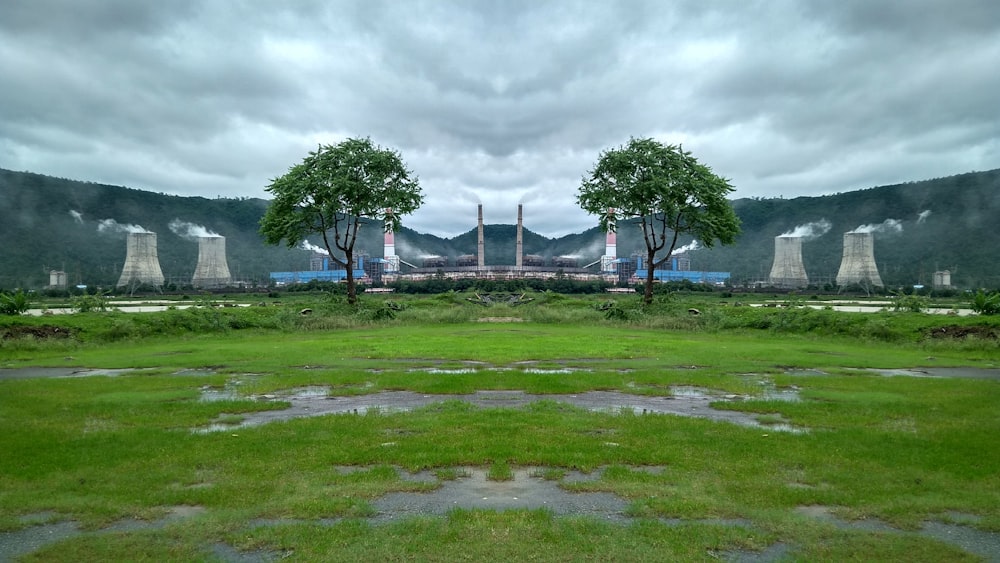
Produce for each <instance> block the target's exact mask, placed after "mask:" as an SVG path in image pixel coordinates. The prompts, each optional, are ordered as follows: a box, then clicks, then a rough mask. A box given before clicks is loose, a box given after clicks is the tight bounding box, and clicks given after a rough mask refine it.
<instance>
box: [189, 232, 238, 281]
mask: <svg viewBox="0 0 1000 563" xmlns="http://www.w3.org/2000/svg"><path fill="white" fill-rule="evenodd" d="M232 282H233V278H232V277H231V276H230V275H229V264H228V263H226V237H217V236H216V237H198V265H197V266H195V269H194V276H193V277H192V278H191V285H193V286H195V287H203V288H212V287H228V286H229V285H230V284H232Z"/></svg>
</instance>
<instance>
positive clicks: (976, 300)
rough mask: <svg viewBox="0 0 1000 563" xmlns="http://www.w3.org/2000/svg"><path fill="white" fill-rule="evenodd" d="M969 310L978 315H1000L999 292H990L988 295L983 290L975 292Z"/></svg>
mask: <svg viewBox="0 0 1000 563" xmlns="http://www.w3.org/2000/svg"><path fill="white" fill-rule="evenodd" d="M970 308H971V309H972V310H973V311H974V312H975V313H977V314H980V315H997V314H1000V291H991V292H990V293H986V292H984V291H983V290H979V291H977V292H976V294H975V295H974V296H973V297H972V302H971V303H970Z"/></svg>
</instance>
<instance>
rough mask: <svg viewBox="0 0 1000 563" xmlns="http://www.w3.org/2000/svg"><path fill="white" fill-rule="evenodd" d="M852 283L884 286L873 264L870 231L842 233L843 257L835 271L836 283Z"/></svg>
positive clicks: (872, 243) (873, 245)
mask: <svg viewBox="0 0 1000 563" xmlns="http://www.w3.org/2000/svg"><path fill="white" fill-rule="evenodd" d="M853 283H857V284H862V285H865V284H871V285H876V286H879V287H884V285H883V284H882V278H881V277H880V276H879V275H878V267H877V266H876V265H875V237H874V235H873V234H872V233H855V232H850V233H844V258H843V260H841V262H840V271H839V272H837V285H839V286H845V285H850V284H853Z"/></svg>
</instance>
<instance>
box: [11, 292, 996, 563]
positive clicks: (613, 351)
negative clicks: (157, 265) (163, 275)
mask: <svg viewBox="0 0 1000 563" xmlns="http://www.w3.org/2000/svg"><path fill="white" fill-rule="evenodd" d="M599 304H600V300H599V299H587V298H583V299H575V298H563V297H562V296H553V295H543V296H539V298H538V299H537V300H536V302H535V303H532V304H531V305H528V306H522V307H505V306H502V307H492V308H483V307H479V306H477V305H472V304H468V303H463V300H462V299H461V298H460V297H458V296H454V295H452V296H439V297H432V298H424V299H413V300H408V301H406V302H405V303H404V306H403V307H402V308H401V310H396V313H395V314H394V315H391V317H392V318H387V317H386V316H384V315H383V314H379V313H377V311H380V310H382V309H383V308H382V307H381V302H380V301H372V302H369V303H368V304H367V305H365V304H363V305H362V308H361V311H349V310H347V309H345V306H344V305H343V304H339V303H330V302H325V301H317V302H316V303H309V302H308V301H302V302H294V303H286V304H285V305H283V306H273V307H266V308H264V307H262V308H259V309H258V308H254V307H251V308H245V309H241V310H235V309H225V310H202V311H195V310H191V311H165V312H163V313H150V314H125V313H88V314H78V315H72V316H66V317H58V318H57V317H45V318H36V319H27V318H17V319H15V320H9V319H8V320H4V321H3V326H2V328H4V329H6V330H7V331H8V332H7V334H11V335H13V334H22V333H23V332H24V330H25V329H23V327H24V326H31V327H39V326H43V325H46V326H51V325H58V326H62V327H64V328H65V329H68V330H69V331H70V332H71V334H72V336H71V337H70V338H63V337H58V338H55V337H52V338H45V337H41V336H37V335H35V336H30V335H29V336H21V337H14V336H10V337H8V338H6V339H4V340H3V341H2V346H0V368H8V369H9V368H20V369H24V368H28V367H33V366H36V367H37V366H45V367H61V368H76V369H83V368H101V369H111V368H132V369H134V370H136V371H133V372H131V373H125V374H116V375H113V376H96V375H95V376H86V377H64V378H56V377H44V378H15V377H4V376H3V375H0V549H2V545H3V542H4V541H5V539H4V538H6V541H8V542H12V541H14V538H18V537H20V536H18V535H17V534H19V533H26V531H30V530H31V529H32V528H38V529H43V528H44V526H56V525H58V524H59V523H63V524H68V523H72V524H73V526H75V528H76V529H75V531H74V532H73V533H70V534H67V535H66V537H65V538H64V539H61V540H60V541H55V542H47V543H44V544H43V545H41V546H40V547H39V548H38V549H35V550H31V551H25V550H23V549H22V550H20V551H18V550H16V549H13V548H11V551H10V553H13V554H14V556H16V557H17V558H23V559H24V560H28V561H33V560H38V561H108V560H129V561H136V560H156V561H163V560H179V561H188V560H227V559H228V560H240V559H241V558H243V559H245V560H260V559H269V558H282V557H290V558H292V559H295V560H371V559H386V560H502V559H509V560H566V561H573V560H648V561H654V560H693V561H699V560H716V559H727V558H731V559H739V558H740V557H744V558H752V557H753V556H756V555H760V556H761V557H762V558H764V559H774V560H801V561H817V560H827V561H842V560H851V559H853V560H879V561H886V560H898V561H943V560H948V561H960V560H977V559H978V558H980V557H986V558H990V552H989V549H990V548H991V545H994V544H991V543H990V542H991V541H996V538H1000V448H998V447H997V445H998V444H1000V381H998V380H997V379H996V378H990V377H982V378H963V377H955V378H952V377H947V378H945V377H905V376H897V377H888V376H885V375H881V374H879V373H877V372H874V371H870V370H874V369H924V370H928V369H935V368H946V367H967V368H975V369H977V370H984V369H985V370H996V369H997V368H1000V348H998V345H997V342H996V340H995V338H993V339H990V338H977V337H975V336H971V337H964V338H960V339H947V340H943V339H936V338H931V337H929V336H927V335H928V334H930V333H931V332H932V331H933V329H934V327H935V326H956V325H960V326H965V327H968V326H974V327H980V329H977V330H978V331H979V332H978V333H977V334H983V333H984V330H986V329H988V330H992V329H993V328H995V327H996V325H997V323H996V322H995V321H991V320H987V319H985V318H980V319H975V318H974V319H957V318H946V317H943V316H937V317H936V318H931V316H930V315H921V314H918V313H878V314H870V315H862V314H851V313H835V312H832V311H811V312H806V311H796V310H793V309H789V310H784V311H779V310H763V309H756V308H754V309H751V308H749V307H742V308H738V307H733V306H731V305H729V304H726V303H724V302H719V300H714V301H713V300H703V301H683V300H673V301H670V302H664V303H661V304H659V305H658V306H656V307H655V308H654V309H652V310H650V309H645V310H642V309H640V308H638V307H637V306H636V305H635V304H634V302H633V301H628V300H625V301H621V302H619V303H618V304H617V305H616V307H619V308H620V309H621V310H623V311H624V320H622V318H621V317H620V316H614V318H611V319H610V320H609V317H610V316H609V315H607V314H606V311H607V308H603V309H602V308H600V307H597V306H596V305H599ZM304 305H310V306H311V307H312V308H313V309H314V312H313V314H312V315H309V316H300V315H299V314H298V311H299V310H300V309H301V308H302V307H303V306H304ZM691 307H698V308H699V309H700V312H701V313H702V314H701V315H698V316H691V315H689V314H688V313H687V309H689V308H691ZM394 310H395V309H394ZM480 317H492V318H501V319H504V320H508V321H509V320H510V318H517V319H520V321H519V322H478V319H479V318H480ZM12 326H20V327H22V328H19V329H17V330H13V329H11V327H12ZM982 327H985V329H983V328H982ZM988 330H986V332H988ZM18 331H20V332H18ZM6 373H8V374H9V373H13V372H6ZM16 373H24V372H16ZM969 373H972V374H975V373H994V372H971V371H970V372H969ZM310 386H319V387H321V388H323V389H326V390H327V391H326V392H328V393H329V394H330V395H332V396H355V395H359V394H372V393H378V392H382V391H402V390H407V391H413V392H416V393H421V394H440V395H445V396H447V395H455V394H466V393H472V392H475V391H482V390H519V391H525V392H527V393H531V394H539V395H547V394H574V393H584V392H587V391H598V390H599V391H620V392H624V393H632V394H641V395H645V396H650V395H652V396H669V395H670V394H671V393H672V388H673V387H675V386H691V387H696V388H702V389H707V390H712V391H714V392H718V393H719V394H720V395H733V396H739V397H743V398H744V400H741V401H734V402H719V403H717V404H716V405H715V406H716V408H717V409H720V410H725V409H734V410H740V411H743V412H747V413H752V414H755V415H757V416H758V417H759V418H758V419H759V420H760V421H761V422H762V423H763V426H762V427H748V426H741V425H737V424H732V423H729V422H723V421H716V420H708V419H704V418H691V417H681V416H674V415H639V414H633V413H631V412H603V411H602V412H595V411H589V410H586V409H583V408H580V407H576V406H571V405H568V404H565V403H561V402H556V401H544V400H543V401H538V402H534V403H531V404H529V405H527V406H525V407H522V408H518V409H511V408H485V409H484V408H475V407H472V406H470V405H468V404H466V403H462V402H459V401H447V400H442V401H441V402H437V403H434V404H431V405H429V406H425V407H421V408H418V409H415V410H412V411H406V412H396V411H388V410H383V411H379V410H377V409H376V410H372V411H368V412H366V413H362V414H337V415H326V416H319V417H303V418H295V419H292V420H283V421H278V422H273V423H269V424H263V425H260V426H254V427H240V426H238V425H235V424H237V423H239V421H240V420H241V419H242V417H243V416H245V415H247V414H248V413H252V412H256V411H261V410H266V409H281V408H284V407H285V406H287V405H288V403H287V402H283V401H281V400H276V401H272V402H265V401H260V400H254V397H259V396H262V395H269V394H274V395H277V396H279V399H280V394H281V393H283V392H287V391H288V390H292V389H299V388H303V387H310ZM766 389H775V390H785V391H794V392H795V393H797V396H798V400H795V401H787V400H772V399H770V398H769V397H768V395H767V394H766V393H765V390H766ZM222 390H226V391H227V392H229V393H231V395H229V396H227V397H225V398H223V399H222V400H217V401H204V400H202V399H201V398H202V396H203V394H204V393H205V392H206V391H222ZM445 398H447V397H443V399H445ZM220 420H221V421H223V422H231V423H234V426H233V428H232V429H231V430H222V431H215V432H200V431H199V430H202V429H205V428H207V427H209V425H211V424H212V423H213V422H215V423H217V422H219V421H220ZM779 421H780V422H781V423H787V424H788V425H790V426H792V427H795V428H799V429H803V430H804V431H803V432H799V433H793V432H783V431H780V429H770V428H768V427H767V424H768V423H770V422H779ZM345 468H352V469H351V470H349V471H348V470H345ZM470 468H472V469H478V470H483V471H486V472H487V473H488V476H489V478H490V479H492V480H493V481H495V482H497V483H504V482H510V480H511V479H513V480H514V482H515V483H516V479H515V478H514V475H515V472H516V471H515V470H518V469H521V468H535V471H536V472H537V474H538V475H540V476H541V478H544V479H548V480H552V481H555V482H557V483H558V484H559V486H561V487H562V488H563V489H564V490H568V491H573V492H576V493H580V494H585V493H598V492H602V493H611V494H614V495H616V496H617V498H620V499H622V500H623V501H624V502H625V504H626V506H627V508H626V509H625V511H624V513H623V514H621V515H620V518H618V519H615V520H613V521H612V520H608V519H606V518H603V519H602V518H599V517H594V516H588V515H585V514H558V513H556V512H554V511H552V510H548V509H545V508H533V509H523V508H518V509H512V510H502V509H496V508H477V507H466V506H461V505H457V506H456V507H455V508H454V509H453V510H451V511H449V512H447V513H446V514H444V515H437V514H425V515H416V516H407V517H405V518H391V519H388V520H387V519H385V518H379V510H378V508H377V507H376V503H377V502H378V500H379V499H381V498H383V497H384V496H385V495H387V494H389V493H404V492H411V493H414V494H424V495H429V494H433V493H434V491H435V490H438V489H439V488H440V487H441V486H442V483H444V482H453V481H457V482H458V483H459V484H460V483H462V482H463V479H465V480H468V477H467V475H468V471H469V469H470ZM420 471H428V472H429V473H430V474H431V475H436V478H435V479H430V480H422V481H421V480H415V479H412V478H409V477H408V475H410V473H411V472H412V473H416V472H420ZM568 472H582V473H583V474H585V475H590V477H591V478H588V479H585V480H581V481H578V482H572V481H570V480H564V476H565V475H567V473H568ZM817 514H824V515H827V516H826V517H817V516H816V515H817ZM829 515H833V516H829ZM383 516H384V515H383ZM123 522H125V523H132V524H133V525H132V526H131V527H129V526H126V525H123V524H122V523H123ZM866 523H867V524H873V525H871V526H866ZM928 523H941V524H945V525H954V524H963V529H967V530H971V531H972V532H974V533H976V534H978V536H977V537H978V538H980V539H979V542H980V543H979V546H978V548H977V547H976V546H973V548H972V549H963V548H962V547H961V546H960V545H958V544H956V543H954V542H948V541H942V540H939V539H935V538H934V537H931V536H930V535H928V534H926V533H922V532H923V531H925V530H926V529H927V527H928V525H929V524H928ZM977 549H978V551H977ZM2 553H4V552H3V551H0V554H2ZM977 554H978V555H977ZM0 558H2V557H0ZM992 558H993V559H997V558H1000V553H993V554H992Z"/></svg>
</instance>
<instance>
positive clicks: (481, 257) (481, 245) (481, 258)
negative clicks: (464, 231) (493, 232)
mask: <svg viewBox="0 0 1000 563" xmlns="http://www.w3.org/2000/svg"><path fill="white" fill-rule="evenodd" d="M476 244H477V246H476V248H477V249H478V253H477V254H478V257H477V265H478V266H479V267H480V268H482V267H483V266H485V265H486V243H485V242H483V204H481V203H480V204H479V238H478V241H477V243H476Z"/></svg>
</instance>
